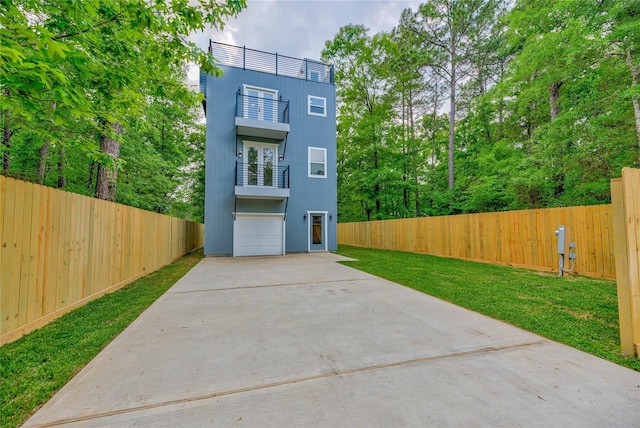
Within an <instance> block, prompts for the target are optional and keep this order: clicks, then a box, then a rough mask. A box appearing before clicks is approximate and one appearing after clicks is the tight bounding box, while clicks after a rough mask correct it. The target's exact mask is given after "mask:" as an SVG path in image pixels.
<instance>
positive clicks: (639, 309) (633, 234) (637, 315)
mask: <svg viewBox="0 0 640 428" xmlns="http://www.w3.org/2000/svg"><path fill="white" fill-rule="evenodd" d="M622 180H623V181H622V191H623V197H624V207H625V223H626V237H627V269H628V272H629V274H628V286H629V291H628V296H629V297H628V299H629V300H630V302H631V325H632V342H633V347H634V355H635V356H640V196H639V195H640V170H638V169H631V168H624V169H623V170H622Z"/></svg>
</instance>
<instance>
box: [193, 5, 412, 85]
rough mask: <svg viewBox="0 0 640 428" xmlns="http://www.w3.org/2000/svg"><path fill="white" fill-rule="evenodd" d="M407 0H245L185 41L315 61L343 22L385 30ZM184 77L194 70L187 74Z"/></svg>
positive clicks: (371, 29)
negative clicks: (214, 26)
mask: <svg viewBox="0 0 640 428" xmlns="http://www.w3.org/2000/svg"><path fill="white" fill-rule="evenodd" d="M420 3H421V2H419V1H410V0H386V1H381V0H249V1H248V2H247V8H246V9H245V10H243V11H242V12H241V13H240V14H239V15H238V17H236V18H231V19H228V20H227V23H226V25H225V27H224V29H223V30H222V31H207V32H202V33H199V34H194V35H192V37H191V40H193V41H194V42H196V43H197V44H198V46H200V47H202V48H203V49H206V48H207V47H208V45H209V39H213V40H214V41H216V42H221V43H228V44H232V45H236V46H246V47H248V48H251V49H257V50H262V51H267V52H278V53H280V54H283V55H287V56H292V57H296V58H310V59H320V53H321V51H322V49H323V48H324V45H325V41H327V40H330V39H333V37H334V36H335V35H336V33H337V32H338V30H339V29H340V28H341V27H343V26H345V25H347V24H362V25H364V26H365V27H367V28H369V30H370V34H371V35H373V34H375V33H377V32H380V31H390V30H391V29H392V28H393V27H394V26H396V25H397V24H398V21H399V20H400V14H401V13H402V10H403V9H405V8H408V7H410V8H412V9H413V10H416V9H417V8H418V6H419V5H420ZM189 75H190V79H191V78H192V76H195V79H196V80H197V75H198V73H197V70H195V71H192V72H190V73H189Z"/></svg>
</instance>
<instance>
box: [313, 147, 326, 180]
mask: <svg viewBox="0 0 640 428" xmlns="http://www.w3.org/2000/svg"><path fill="white" fill-rule="evenodd" d="M309 177H313V178H326V177H327V149H323V148H319V147H309Z"/></svg>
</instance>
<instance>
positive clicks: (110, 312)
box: [0, 251, 202, 428]
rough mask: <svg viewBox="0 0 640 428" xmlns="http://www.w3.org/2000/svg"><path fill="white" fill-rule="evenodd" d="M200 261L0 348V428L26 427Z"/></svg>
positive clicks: (165, 271)
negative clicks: (86, 366)
mask: <svg viewBox="0 0 640 428" xmlns="http://www.w3.org/2000/svg"><path fill="white" fill-rule="evenodd" d="M201 259H202V251H196V252H193V253H191V254H188V255H186V256H184V257H182V258H180V259H179V260H177V261H175V262H173V263H171V264H169V265H167V266H165V267H163V268H161V269H159V270H157V271H156V272H153V273H151V274H149V275H147V276H145V277H143V278H140V279H138V280H137V281H134V282H132V283H131V284H129V285H127V286H126V287H124V288H122V289H120V290H118V291H116V292H114V293H111V294H107V295H105V296H103V297H101V298H100V299H97V300H94V301H92V302H89V303H87V304H86V305H84V306H82V307H80V308H77V309H75V310H73V311H71V312H69V313H68V314H66V315H64V316H62V317H60V318H58V319H57V320H55V321H53V322H51V323H50V324H47V325H46V326H44V327H42V328H40V329H38V330H35V331H33V332H31V333H29V334H27V335H26V336H24V337H22V338H20V339H18V340H17V341H15V342H12V343H9V344H6V345H4V346H2V347H0V379H2V382H0V427H3V428H4V427H16V426H20V425H21V424H23V423H24V422H25V421H26V420H27V419H28V418H29V416H31V415H32V414H33V413H34V412H35V411H36V410H37V409H38V408H39V407H40V406H42V405H43V404H44V403H45V402H46V401H47V400H49V398H51V397H52V396H53V394H55V393H56V391H58V390H59V389H60V388H62V387H63V386H64V385H65V384H66V383H67V382H68V381H69V380H70V379H71V378H72V377H73V376H74V375H76V374H77V373H78V372H79V371H80V369H82V368H83V367H84V366H85V365H87V363H89V361H91V360H92V359H93V358H94V357H95V356H96V355H97V354H98V353H99V352H100V351H101V350H102V349H103V348H104V347H105V346H107V345H108V344H109V343H110V342H111V341H112V340H113V339H114V338H115V337H116V336H117V335H118V334H120V333H121V332H122V331H123V330H124V329H125V328H126V327H127V326H128V325H129V324H130V323H131V322H133V321H134V320H135V319H136V318H137V317H138V316H139V315H140V314H141V313H142V312H143V311H144V310H145V309H147V308H148V307H149V306H150V305H151V304H152V303H153V302H155V301H156V300H157V299H158V297H160V296H161V295H162V294H163V293H164V292H165V291H167V290H168V289H169V287H171V286H172V285H173V284H175V283H176V282H177V281H178V280H179V279H180V278H182V277H183V276H184V274H186V273H187V272H188V271H189V270H190V269H191V268H192V267H194V266H195V265H196V264H197V263H198V262H199V261H200V260H201Z"/></svg>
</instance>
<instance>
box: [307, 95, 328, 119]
mask: <svg viewBox="0 0 640 428" xmlns="http://www.w3.org/2000/svg"><path fill="white" fill-rule="evenodd" d="M308 113H309V114H310V115H312V116H322V117H326V116H327V99H326V98H322V97H314V96H313V95H309V97H308Z"/></svg>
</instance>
